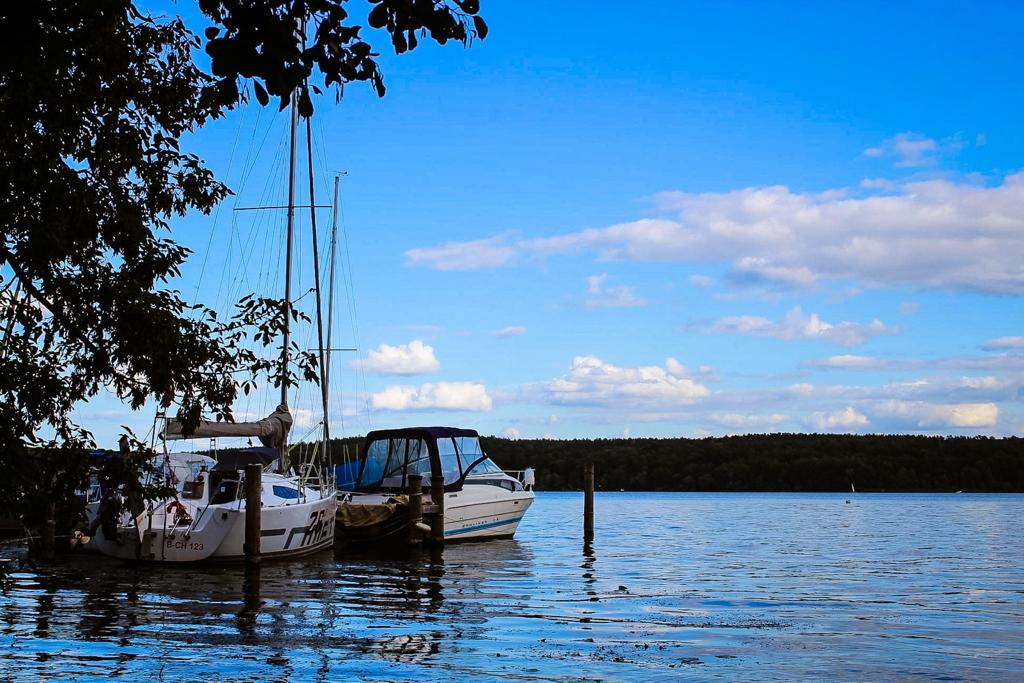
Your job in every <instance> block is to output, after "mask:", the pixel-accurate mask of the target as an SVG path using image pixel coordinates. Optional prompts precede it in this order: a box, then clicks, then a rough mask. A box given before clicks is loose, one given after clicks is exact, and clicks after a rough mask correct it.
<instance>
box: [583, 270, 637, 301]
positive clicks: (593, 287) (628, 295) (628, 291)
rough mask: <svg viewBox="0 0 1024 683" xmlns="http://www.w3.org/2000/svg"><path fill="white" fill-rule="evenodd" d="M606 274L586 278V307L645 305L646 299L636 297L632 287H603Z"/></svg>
mask: <svg viewBox="0 0 1024 683" xmlns="http://www.w3.org/2000/svg"><path fill="white" fill-rule="evenodd" d="M607 280H608V275H607V274H604V273H602V274H601V275H591V276H589V277H588V278H587V298H586V300H584V302H583V303H584V305H585V306H586V307H587V308H632V307H635V306H646V305H647V301H646V300H645V299H643V298H642V297H638V296H637V295H636V292H635V290H634V288H633V287H605V285H604V283H605V282H606V281H607Z"/></svg>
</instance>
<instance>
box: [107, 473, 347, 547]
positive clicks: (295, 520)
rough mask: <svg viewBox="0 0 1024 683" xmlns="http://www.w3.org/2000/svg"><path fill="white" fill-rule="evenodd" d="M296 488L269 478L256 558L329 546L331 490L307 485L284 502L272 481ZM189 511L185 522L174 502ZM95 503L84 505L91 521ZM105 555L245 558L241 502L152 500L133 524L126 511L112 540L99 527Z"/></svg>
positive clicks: (291, 482)
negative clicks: (321, 489)
mask: <svg viewBox="0 0 1024 683" xmlns="http://www.w3.org/2000/svg"><path fill="white" fill-rule="evenodd" d="M275 483H277V484H279V485H280V484H288V485H290V486H295V482H294V480H288V479H285V478H283V477H277V476H274V475H270V476H268V481H265V483H264V486H263V489H264V493H263V501H262V503H263V504H262V507H261V509H260V556H261V557H264V558H278V557H298V556H300V555H308V554H310V553H314V552H318V551H320V550H323V549H325V548H329V547H330V546H331V545H332V543H333V542H334V517H335V508H336V506H337V502H336V499H335V497H334V494H333V492H330V493H327V494H326V495H322V494H321V493H320V492H319V491H316V490H313V489H306V491H305V495H304V496H303V497H302V498H297V499H295V500H294V501H287V502H282V501H281V500H279V499H277V498H276V497H275V496H274V495H273V493H272V491H273V489H274V486H273V484H275ZM178 505H180V506H182V507H183V508H184V510H185V512H186V513H187V515H188V521H187V522H183V521H182V520H181V519H180V517H179V512H178V509H176V508H175V506H178ZM98 509H99V503H93V504H90V505H89V506H88V508H87V511H88V513H89V517H90V521H91V520H93V519H95V517H96V515H97V514H98ZM92 542H93V543H94V544H95V545H96V547H97V548H98V549H99V550H100V551H101V552H103V553H104V554H106V555H110V556H112V557H117V558H120V559H124V560H141V561H148V562H175V563H176V562H198V561H202V560H226V561H231V560H241V559H243V558H244V557H245V547H244V545H245V501H244V500H235V501H232V502H229V503H222V504H217V505H214V504H210V505H205V504H199V505H194V504H192V503H191V502H189V501H187V500H181V499H179V500H174V499H167V500H164V501H160V502H159V503H156V504H154V505H153V507H152V512H147V513H144V514H143V515H140V518H139V523H138V524H136V523H135V521H133V520H132V519H131V517H130V515H127V514H126V515H124V516H123V517H122V518H121V519H120V520H119V522H118V524H117V533H116V536H115V538H107V537H106V536H105V535H104V533H103V531H102V530H99V531H98V533H97V534H96V536H95V537H94V538H93V541H92Z"/></svg>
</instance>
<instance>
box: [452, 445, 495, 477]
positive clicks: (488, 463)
mask: <svg viewBox="0 0 1024 683" xmlns="http://www.w3.org/2000/svg"><path fill="white" fill-rule="evenodd" d="M455 445H456V446H458V449H459V458H460V459H461V460H462V470H463V471H466V470H467V469H468V468H469V467H473V469H472V470H470V471H469V474H501V473H502V469H501V468H500V467H498V466H497V465H496V464H494V461H493V460H491V459H490V458H484V459H483V460H480V458H481V457H483V454H484V449H483V448H482V447H481V446H480V439H479V438H478V437H475V436H459V437H456V438H455ZM477 460H480V462H477V463H476V465H473V463H474V462H476V461H477Z"/></svg>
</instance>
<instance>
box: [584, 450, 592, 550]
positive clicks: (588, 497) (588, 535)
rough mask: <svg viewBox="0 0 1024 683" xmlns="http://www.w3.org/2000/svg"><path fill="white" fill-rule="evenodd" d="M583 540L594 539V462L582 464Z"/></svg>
mask: <svg viewBox="0 0 1024 683" xmlns="http://www.w3.org/2000/svg"><path fill="white" fill-rule="evenodd" d="M583 540H584V541H592V540H594V463H592V462H588V463H586V464H585V465H583Z"/></svg>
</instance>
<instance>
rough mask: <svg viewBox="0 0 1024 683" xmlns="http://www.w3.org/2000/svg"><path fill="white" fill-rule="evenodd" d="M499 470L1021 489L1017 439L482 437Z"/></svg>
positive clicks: (1023, 455)
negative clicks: (588, 465)
mask: <svg viewBox="0 0 1024 683" xmlns="http://www.w3.org/2000/svg"><path fill="white" fill-rule="evenodd" d="M483 444H484V449H485V450H486V452H487V453H488V454H489V455H491V456H492V457H493V458H494V460H495V461H496V462H497V463H498V464H499V465H501V466H502V467H503V468H506V469H523V468H524V467H534V468H536V470H537V484H538V487H539V488H542V489H553V490H558V489H578V488H580V486H581V476H582V475H581V472H582V467H583V463H585V462H588V461H591V462H593V463H594V465H595V469H596V473H597V475H596V476H597V486H598V488H601V489H605V490H613V491H618V490H619V489H625V490H627V491H849V490H850V485H851V484H853V485H855V486H856V487H857V490H858V491H958V490H964V491H1024V439H1020V438H1006V439H994V438H988V437H974V438H971V437H949V436H945V437H943V436H880V435H869V436H854V435H838V434H758V435H748V436H732V437H722V438H708V439H596V440H585V439H584V440H572V441H552V440H546V439H545V440H518V441H510V440H507V439H499V438H495V437H488V438H485V439H483Z"/></svg>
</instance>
